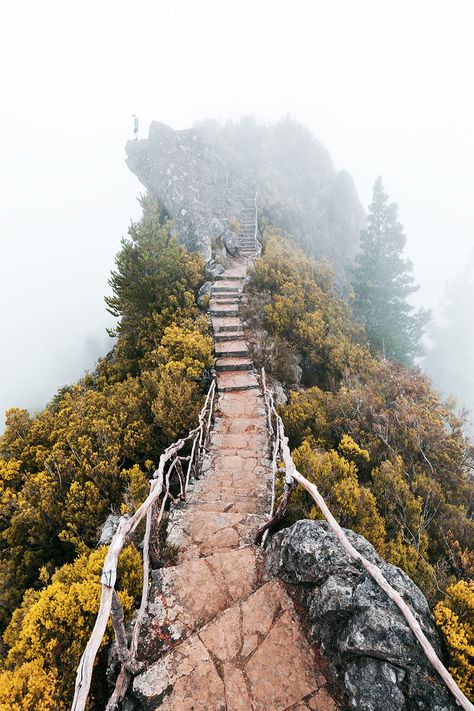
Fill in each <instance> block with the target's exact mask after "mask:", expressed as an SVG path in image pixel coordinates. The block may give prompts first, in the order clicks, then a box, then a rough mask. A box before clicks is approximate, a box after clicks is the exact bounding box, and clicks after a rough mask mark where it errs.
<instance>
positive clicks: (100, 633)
mask: <svg viewBox="0 0 474 711" xmlns="http://www.w3.org/2000/svg"><path fill="white" fill-rule="evenodd" d="M215 394H216V381H215V380H213V381H212V383H211V386H210V388H209V390H208V393H207V395H206V400H205V402H204V405H203V408H202V410H201V412H200V413H199V418H198V426H197V427H196V428H195V429H193V430H191V432H189V434H188V435H187V436H186V437H183V438H181V439H179V440H178V441H177V442H174V443H173V444H171V445H170V446H169V447H167V449H165V451H164V452H163V454H162V455H161V457H160V460H159V463H158V468H157V469H156V471H155V473H154V474H153V478H152V480H151V481H150V493H149V494H148V496H147V498H146V499H145V501H143V503H142V504H141V505H140V506H139V507H138V508H137V510H136V511H135V513H134V514H133V515H132V516H122V517H121V519H120V521H119V524H118V527H117V530H116V532H115V534H114V536H113V538H112V541H111V543H110V545H109V549H108V551H107V554H106V556H105V560H104V565H103V568H102V575H101V584H102V587H101V596H100V605H99V611H98V613H97V617H96V621H95V624H94V628H93V630H92V633H91V636H90V638H89V641H88V642H87V645H86V648H85V650H84V652H83V654H82V657H81V660H80V662H79V666H78V669H77V674H76V685H75V691H74V699H73V702H72V707H71V711H84V710H85V708H86V704H87V698H88V695H89V691H90V686H91V682H92V673H93V668H94V663H95V659H96V656H97V653H98V651H99V647H100V645H101V643H102V639H103V637H104V633H105V629H106V626H107V622H108V620H109V617H111V618H112V625H113V629H114V633H115V641H116V644H117V653H118V658H119V661H120V663H121V666H120V671H119V674H118V677H117V680H116V684H115V689H114V691H113V693H112V695H111V697H110V698H109V701H108V703H107V706H106V710H107V711H112V710H113V709H115V708H116V707H117V705H118V704H119V703H120V701H121V700H122V699H123V697H124V696H125V693H126V691H127V688H128V683H129V680H130V677H131V675H132V674H134V673H136V672H137V671H138V670H139V667H138V664H137V661H136V654H137V648H138V640H139V636H140V629H141V625H142V623H143V619H144V617H145V613H146V606H147V602H148V591H149V574H150V539H151V535H152V530H153V531H156V530H157V528H158V526H159V525H160V523H161V521H162V518H163V514H164V512H165V506H166V503H167V501H168V500H171V501H174V502H176V501H179V500H181V501H184V500H185V497H186V491H187V488H188V484H189V482H190V480H191V479H192V478H193V477H197V476H198V475H199V469H200V466H201V463H202V459H203V456H204V454H205V452H206V451H207V448H208V444H209V434H210V428H211V423H212V416H213V411H214V401H215ZM190 443H191V453H190V454H189V456H187V457H181V456H180V455H179V452H180V451H181V450H182V449H183V447H184V446H185V445H186V444H188V445H189V444H190ZM182 462H184V463H186V464H187V468H186V474H184V471H183V466H182ZM173 479H175V480H177V486H178V488H179V493H178V495H177V498H175V497H174V496H173V495H172V493H171V491H170V489H171V484H172V481H173ZM160 497H161V502H159V500H160ZM158 503H160V505H159V507H158ZM143 518H145V519H146V524H145V535H144V539H143V586H142V594H141V600H140V606H139V608H138V612H137V614H136V617H135V619H134V622H133V627H132V634H131V641H130V646H129V647H128V646H127V641H126V634H125V629H124V623H123V610H122V606H121V604H120V601H119V599H118V596H117V593H116V591H115V582H116V578H117V564H118V557H119V554H120V552H121V550H122V548H123V547H124V545H125V543H126V542H127V540H129V539H130V537H131V536H132V534H133V533H134V531H135V530H136V528H137V526H138V525H139V523H140V522H141V521H142V520H143Z"/></svg>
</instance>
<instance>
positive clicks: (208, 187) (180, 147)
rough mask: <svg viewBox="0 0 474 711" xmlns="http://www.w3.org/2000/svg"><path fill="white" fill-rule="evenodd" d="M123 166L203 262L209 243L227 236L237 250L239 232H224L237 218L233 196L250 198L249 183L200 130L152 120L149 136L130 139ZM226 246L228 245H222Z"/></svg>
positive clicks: (207, 255) (210, 244)
mask: <svg viewBox="0 0 474 711" xmlns="http://www.w3.org/2000/svg"><path fill="white" fill-rule="evenodd" d="M126 151H127V165H128V167H129V168H130V170H131V171H132V172H133V173H135V175H136V176H137V177H138V179H139V180H140V182H141V183H142V184H143V185H144V186H145V187H146V188H147V190H149V192H150V193H151V194H152V195H154V196H155V197H156V198H157V199H158V200H159V202H160V204H161V205H163V207H164V208H165V209H166V211H167V212H168V214H169V215H170V217H172V218H173V221H174V229H175V231H176V234H177V236H178V237H179V239H180V240H181V241H182V242H183V243H184V244H185V245H186V247H187V248H188V249H189V250H191V251H198V252H201V253H202V254H203V255H204V257H205V259H206V261H210V259H211V256H212V246H213V243H214V242H215V241H217V240H219V239H220V238H223V237H224V236H226V239H227V240H230V242H231V243H232V245H231V246H232V251H230V250H229V251H230V253H231V254H233V255H234V256H235V255H236V254H237V251H236V245H238V236H237V235H235V239H234V240H232V239H231V236H229V235H227V232H226V231H227V230H228V227H229V221H230V220H232V219H235V218H236V217H238V216H237V215H236V211H235V209H234V201H235V200H236V199H237V201H238V199H239V197H240V196H242V195H243V196H244V197H251V196H252V194H253V192H254V190H253V186H251V185H248V184H247V183H242V182H239V181H236V180H235V179H234V177H233V176H231V175H230V166H229V165H228V163H226V161H225V159H224V157H223V156H222V155H219V153H218V152H217V150H216V149H215V148H214V147H213V146H212V144H210V143H209V142H206V141H205V139H204V137H203V135H202V133H201V132H200V131H199V130H197V129H196V130H194V129H189V130H184V131H174V130H173V129H172V128H170V127H169V126H166V124H164V123H158V122H157V121H153V122H152V124H151V126H150V131H149V135H148V139H146V140H141V141H129V142H128V143H127V146H126ZM226 246H227V245H226Z"/></svg>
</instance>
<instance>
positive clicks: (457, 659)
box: [434, 580, 474, 701]
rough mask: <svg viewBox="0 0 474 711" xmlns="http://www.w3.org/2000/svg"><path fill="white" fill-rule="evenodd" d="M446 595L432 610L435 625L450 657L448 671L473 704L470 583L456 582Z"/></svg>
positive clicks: (473, 597)
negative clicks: (442, 637)
mask: <svg viewBox="0 0 474 711" xmlns="http://www.w3.org/2000/svg"><path fill="white" fill-rule="evenodd" d="M446 592H447V595H448V597H447V598H446V599H445V600H442V601H440V602H438V604H437V605H436V607H435V608H434V616H435V620H436V624H437V625H438V627H439V628H440V630H441V632H442V633H443V636H444V639H445V641H446V644H447V646H448V650H449V653H450V657H451V665H450V668H449V671H450V672H451V674H452V675H453V677H454V679H455V680H456V682H457V683H458V684H459V687H460V688H461V689H462V690H463V691H464V693H465V694H466V696H467V697H468V698H469V699H470V700H471V701H474V580H458V582H457V583H454V584H453V585H451V586H450V587H449V588H448V589H447V591H446Z"/></svg>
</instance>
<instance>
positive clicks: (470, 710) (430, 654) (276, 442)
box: [257, 368, 474, 711]
mask: <svg viewBox="0 0 474 711" xmlns="http://www.w3.org/2000/svg"><path fill="white" fill-rule="evenodd" d="M262 389H263V395H264V399H265V406H266V411H267V418H268V420H267V421H268V429H269V433H270V436H271V439H272V470H273V479H274V481H273V491H275V480H276V476H277V474H278V472H279V471H282V470H284V472H285V489H284V492H283V496H282V498H281V501H280V505H279V507H278V509H277V511H276V512H274V507H275V497H274V496H273V497H272V506H271V511H270V520H269V521H268V522H267V523H266V524H265V526H262V528H261V529H260V530H259V532H258V533H257V541H262V543H264V541H265V538H266V536H267V535H268V532H269V531H270V530H271V529H272V528H273V527H274V525H275V523H276V522H277V521H278V520H280V519H281V518H282V517H283V515H284V510H285V508H286V506H287V504H288V502H289V498H290V496H291V493H292V491H293V490H294V488H295V487H296V485H297V484H300V485H301V486H302V487H303V488H304V489H305V490H306V491H307V492H308V494H309V495H310V496H311V498H312V499H314V501H315V502H316V503H317V505H318V507H319V509H320V511H321V513H322V514H323V516H324V518H325V519H326V521H327V523H328V524H329V528H330V529H331V531H332V532H333V533H334V534H335V535H336V536H337V538H338V540H339V542H340V544H341V545H342V547H343V548H344V550H345V551H346V553H347V554H348V555H349V556H350V558H352V560H354V561H355V562H356V563H358V564H359V565H360V566H362V567H363V568H364V569H365V570H366V571H367V572H368V573H369V575H370V576H371V577H372V579H373V580H374V581H375V583H376V584H377V585H378V586H379V587H380V588H382V590H383V591H384V592H385V593H386V594H387V595H388V597H389V598H390V600H392V602H394V603H395V605H396V606H397V607H398V609H399V610H400V612H401V614H402V615H403V617H404V618H405V620H406V622H407V624H408V626H409V628H410V629H411V631H412V632H413V634H414V635H415V637H416V639H417V640H418V642H419V644H420V646H421V648H422V649H423V652H424V653H425V655H426V657H427V658H428V661H429V662H430V663H431V665H432V667H433V669H434V670H435V671H436V672H437V673H438V675H439V676H440V677H441V679H442V680H443V682H444V683H445V685H446V686H447V688H448V690H449V691H450V692H451V694H452V695H453V696H454V698H455V700H456V702H457V703H458V704H459V706H460V707H461V708H463V709H465V711H474V705H473V704H472V703H471V702H470V701H469V699H468V698H467V697H466V696H465V694H464V693H463V692H462V691H461V689H460V688H459V686H458V685H457V684H456V682H455V681H454V679H453V677H452V676H451V674H450V673H449V671H448V670H447V669H446V667H445V666H444V664H443V663H442V661H441V660H440V659H439V657H438V656H437V654H436V652H435V650H434V649H433V647H432V645H431V644H430V642H429V640H428V638H427V637H426V635H425V634H424V632H423V630H422V629H421V627H420V624H419V622H418V620H417V619H416V617H415V615H414V614H413V612H412V610H411V609H410V607H409V606H408V605H407V603H406V602H405V601H404V600H403V598H402V596H401V595H400V594H399V593H398V592H397V591H396V590H395V589H394V588H393V587H392V586H391V585H390V583H389V582H388V580H386V579H385V578H384V576H383V575H382V573H381V572H380V570H379V568H378V567H377V566H376V565H374V564H373V563H371V562H370V561H369V560H367V558H365V557H364V556H363V555H361V553H359V551H357V550H356V549H355V548H354V546H353V545H352V543H351V542H350V541H349V539H348V538H347V536H346V534H345V533H344V531H343V529H342V528H341V526H340V525H339V523H338V522H337V521H336V519H335V518H334V516H333V515H332V513H331V511H330V510H329V508H328V506H327V504H326V502H325V501H324V499H323V497H322V496H321V494H320V493H319V491H318V488H317V487H316V485H315V484H312V483H311V482H310V481H308V479H306V477H304V476H303V475H302V474H300V472H299V471H298V470H297V469H296V466H295V463H294V462H293V459H292V456H291V452H290V448H289V446H288V437H287V436H286V435H285V429H284V426H283V420H282V419H281V417H280V415H279V414H278V412H277V410H276V408H275V403H274V400H273V395H272V393H271V391H270V390H269V388H268V387H267V383H266V378H265V370H264V369H263V368H262ZM279 461H280V462H282V464H283V466H282V467H281V468H280V469H279V468H278V462H279Z"/></svg>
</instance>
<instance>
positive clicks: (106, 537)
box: [97, 514, 120, 546]
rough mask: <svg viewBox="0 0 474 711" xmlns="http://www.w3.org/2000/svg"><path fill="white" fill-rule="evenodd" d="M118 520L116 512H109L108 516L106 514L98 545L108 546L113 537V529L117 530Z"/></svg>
mask: <svg viewBox="0 0 474 711" xmlns="http://www.w3.org/2000/svg"><path fill="white" fill-rule="evenodd" d="M119 521H120V516H118V515H117V514H109V516H107V518H106V519H105V523H104V525H103V526H102V530H101V532H100V538H99V543H98V544H97V545H99V546H108V545H109V543H110V542H111V540H112V538H113V537H114V534H115V531H116V530H117V526H118V525H119Z"/></svg>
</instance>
